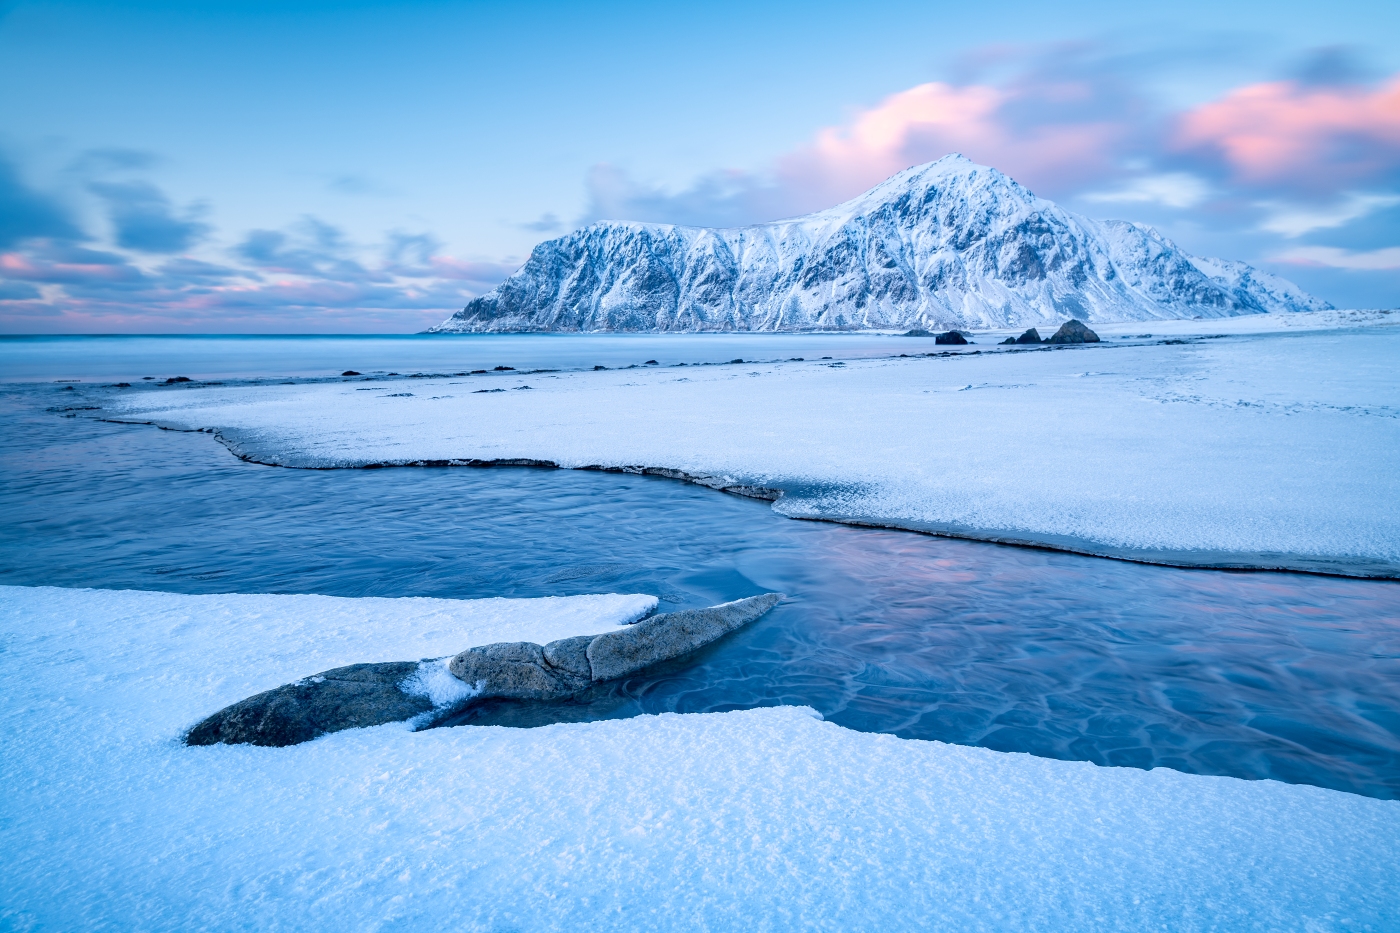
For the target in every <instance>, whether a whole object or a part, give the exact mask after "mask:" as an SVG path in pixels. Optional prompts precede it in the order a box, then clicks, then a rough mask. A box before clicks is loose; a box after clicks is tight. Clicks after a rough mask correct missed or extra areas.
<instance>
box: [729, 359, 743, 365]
mask: <svg viewBox="0 0 1400 933" xmlns="http://www.w3.org/2000/svg"><path fill="white" fill-rule="evenodd" d="M742 362H744V361H743V360H730V361H729V363H730V365H731V366H732V365H733V364H735V363H742Z"/></svg>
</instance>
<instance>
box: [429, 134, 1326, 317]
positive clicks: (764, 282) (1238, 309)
mask: <svg viewBox="0 0 1400 933" xmlns="http://www.w3.org/2000/svg"><path fill="white" fill-rule="evenodd" d="M1326 307H1330V306H1329V305H1327V304H1326V303H1325V302H1321V301H1319V300H1318V299H1316V298H1313V297H1312V296H1310V295H1308V294H1306V293H1305V292H1303V291H1302V290H1301V289H1299V288H1298V287H1297V286H1295V285H1293V284H1292V283H1290V282H1287V281H1285V280H1283V279H1280V278H1277V277H1275V276H1270V275H1268V274H1267V273H1262V272H1258V271H1257V270H1253V269H1251V268H1250V267H1249V266H1247V265H1245V264H1243V263H1232V262H1227V261H1224V260H1214V259H1201V258H1198V257H1193V256H1190V255H1188V254H1187V253H1185V252H1184V251H1182V250H1181V249H1180V248H1178V247H1177V246H1176V245H1175V244H1174V243H1172V242H1171V241H1170V240H1168V239H1166V238H1165V237H1162V236H1161V235H1160V234H1158V233H1157V231H1155V230H1153V229H1152V228H1150V227H1143V226H1140V225H1136V224H1131V223H1127V222H1123V221H1104V222H1099V221H1094V220H1090V219H1088V218H1085V217H1081V216H1080V215H1078V214H1075V213H1073V212H1071V211H1067V210H1065V209H1064V208H1062V207H1060V206H1059V205H1057V204H1055V203H1054V202H1051V201H1047V200H1044V199H1042V198H1038V197H1036V195H1035V194H1033V193H1032V192H1031V191H1030V190H1028V189H1027V188H1025V187H1023V186H1022V185H1021V184H1019V183H1018V182H1016V181H1015V180H1014V179H1012V178H1010V177H1009V176H1007V175H1005V174H1003V173H1002V172H1000V171H998V170H997V169H995V168H992V167H991V166H987V165H979V164H978V163H976V162H973V161H971V160H970V159H968V158H966V157H965V156H963V155H961V154H959V153H951V154H949V155H946V156H944V157H943V158H941V159H938V160H937V161H935V162H928V163H925V164H923V165H916V166H912V167H910V168H907V169H905V170H904V171H902V172H899V173H898V174H896V175H894V176H892V177H890V178H888V179H886V180H885V181H883V182H881V183H880V184H878V185H876V186H875V187H874V188H871V189H870V190H869V191H867V192H865V193H864V194H861V195H859V196H857V197H855V198H852V199H851V200H849V201H846V202H845V203H843V204H839V205H837V206H836V207H832V208H829V209H827V210H824V211H819V212H817V213H815V214H809V215H806V216H804V217H796V218H791V219H788V220H781V221H775V222H773V223H768V224H759V225H756V226H752V227H739V228H709V227H680V226H671V225H666V224H644V223H600V224H595V225H593V226H591V227H586V228H584V229H582V230H578V231H575V232H573V233H571V234H568V235H566V236H563V237H559V238H558V239H554V240H549V241H546V242H544V243H541V244H540V245H539V246H537V247H536V248H535V250H534V251H533V252H532V253H531V255H530V259H529V261H528V262H526V263H525V265H524V266H523V267H521V269H520V270H518V271H517V272H516V273H515V274H514V275H512V276H511V277H510V278H509V279H507V280H506V281H505V282H502V283H501V284H500V285H499V286H497V287H496V288H495V289H493V290H492V291H491V292H489V293H488V294H486V295H483V296H482V297H480V298H476V299H473V300H472V302H471V303H470V304H468V305H467V306H466V307H465V308H463V309H462V310H461V311H459V312H458V313H457V314H454V315H453V316H452V317H451V318H449V319H448V320H447V321H444V322H443V323H442V324H440V325H438V326H437V327H434V328H432V331H433V332H480V331H541V330H545V331H549V330H553V331H735V330H738V331H744V330H757V331H784V330H786V331H792V330H856V329H862V328H899V329H907V328H910V327H925V328H929V329H933V328H935V327H936V328H946V327H971V328H976V327H989V326H1016V327H1025V326H1037V325H1055V324H1058V323H1060V322H1062V321H1064V320H1066V319H1068V318H1078V319H1080V320H1083V321H1114V320H1119V321H1122V320H1149V319H1156V318H1179V317H1226V316H1233V315H1238V314H1255V313H1260V312H1267V311H1301V310H1316V309H1321V308H1326Z"/></svg>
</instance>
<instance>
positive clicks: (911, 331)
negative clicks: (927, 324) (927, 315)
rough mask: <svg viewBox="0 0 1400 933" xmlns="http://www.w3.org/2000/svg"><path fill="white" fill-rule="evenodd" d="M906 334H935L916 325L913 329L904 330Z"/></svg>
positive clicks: (928, 335)
mask: <svg viewBox="0 0 1400 933" xmlns="http://www.w3.org/2000/svg"><path fill="white" fill-rule="evenodd" d="M904 336H905V337H932V336H933V334H931V333H929V332H928V331H926V330H924V329H923V328H922V327H916V328H914V329H913V330H906V331H905V332H904Z"/></svg>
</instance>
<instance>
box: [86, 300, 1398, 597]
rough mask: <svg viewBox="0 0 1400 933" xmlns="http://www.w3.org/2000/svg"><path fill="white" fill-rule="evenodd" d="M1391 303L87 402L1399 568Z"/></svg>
mask: <svg viewBox="0 0 1400 933" xmlns="http://www.w3.org/2000/svg"><path fill="white" fill-rule="evenodd" d="M1392 317H1393V316H1392V315H1386V314H1360V315H1358V314H1355V313H1347V312H1330V311H1329V312H1316V313H1315V314H1299V315H1284V316H1280V315H1257V316H1253V317H1245V318H1235V319H1231V320H1230V321H1227V322H1224V323H1223V324H1222V323H1221V322H1217V321H1208V322H1202V321H1195V322H1176V323H1174V324H1172V325H1171V328H1170V330H1168V331H1165V332H1164V333H1169V334H1171V335H1172V336H1171V337H1170V338H1169V340H1170V341H1183V342H1169V341H1168V340H1162V339H1155V338H1154V339H1146V338H1144V337H1142V336H1141V335H1142V333H1143V331H1144V330H1150V329H1151V328H1150V327H1145V328H1144V325H1115V326H1114V327H1113V328H1112V329H1110V328H1105V336H1106V338H1108V339H1106V340H1105V341H1104V342H1103V343H1101V344H1098V345H1091V346H1084V347H1075V348H1068V349H1064V350H1054V351H1051V350H1039V351H1036V352H1019V353H1018V352H1011V353H1008V352H1001V351H998V352H988V353H971V352H964V353H959V354H956V355H953V356H938V357H933V358H930V357H928V356H911V357H910V358H908V359H899V358H891V359H883V360H851V361H842V360H839V359H838V360H831V361H821V360H805V361H802V362H787V361H765V362H762V363H753V362H746V361H738V362H735V363H732V364H729V365H723V366H705V367H680V366H669V367H640V368H629V369H626V370H622V371H616V370H612V371H606V372H592V371H588V372H563V373H534V374H523V373H517V372H506V373H500V372H493V373H489V374H486V375H484V376H477V377H442V378H424V379H412V380H396V381H375V380H369V381H363V380H360V379H356V380H347V381H341V382H329V383H327V382H322V383H319V384H303V385H287V386H276V385H258V386H246V387H234V386H228V387H209V388H190V389H179V390H163V391H159V392H149V391H147V392H136V393H134V394H132V393H127V394H119V393H113V395H112V396H111V398H110V399H109V400H108V401H104V403H103V404H104V411H103V416H104V417H113V418H118V419H123V420H136V421H152V422H156V423H159V424H162V425H166V426H172V427H178V428H182V429H187V430H213V431H217V432H219V433H220V434H221V436H222V437H223V438H224V439H225V440H226V442H228V443H229V444H230V446H231V447H232V448H233V449H234V450H235V451H237V452H239V453H240V454H242V455H245V456H248V457H250V458H252V459H255V460H257V461H259V462H263V463H274V464H284V465H288V466H304V467H337V466H363V465H370V464H376V465H378V464H385V465H390V464H406V463H422V462H431V461H437V462H448V461H467V460H512V459H521V460H535V461H543V462H549V463H553V464H557V465H559V466H564V467H585V466H604V467H610V468H636V467H655V468H664V469H670V470H679V471H684V472H686V473H688V474H693V475H699V476H709V477H716V478H718V479H719V480H720V483H719V484H720V485H723V484H724V483H731V484H741V485H753V486H758V487H765V488H773V489H778V490H782V491H784V493H785V495H784V496H783V498H782V499H781V500H780V501H779V502H778V503H777V505H776V508H778V509H779V511H781V512H783V513H784V514H788V515H792V516H795V517H823V518H830V519H838V520H839V519H850V520H857V521H864V522H871V523H877V524H888V525H893V526H903V527H910V528H915V529H924V530H931V531H942V532H947V533H953V534H961V535H968V536H972V537H981V538H985V539H989V540H1010V541H1020V542H1027V543H1037V544H1042V545H1046V546H1052V547H1062V548H1066V549H1070V550H1078V551H1082V552H1087V553H1097V554H1105V555H1111V556H1125V557H1130V558H1135V559H1141V560H1149V561H1163V562H1168V563H1179V564H1183V565H1188V566H1189V565H1204V566H1237V567H1275V568H1290V569H1304V570H1320V571H1324V572H1333V573H1342V574H1356V575H1376V576H1394V575H1396V574H1397V573H1400V485H1397V483H1400V479H1397V478H1400V377H1397V373H1398V372H1400V370H1397V368H1396V367H1395V366H1394V360H1395V359H1396V358H1397V356H1400V352H1397V351H1400V329H1397V328H1394V327H1393V326H1387V325H1389V324H1390V322H1391V318H1392ZM1309 319H1310V320H1309ZM1230 325H1233V326H1230ZM1309 325H1311V327H1309ZM1123 330H1131V331H1134V339H1132V340H1128V341H1120V340H1117V339H1115V338H1116V337H1118V336H1119V334H1118V333H1117V332H1118V331H1123ZM1222 333H1223V334H1224V336H1219V335H1221V334H1222ZM995 336H996V335H995V334H994V335H993V337H995ZM925 343H926V342H921V341H917V340H913V339H911V340H910V352H911V354H916V353H920V352H922V351H927V350H932V349H933V348H932V347H927V346H925ZM526 386H528V389H527V388H525V387H526ZM498 390H499V391H498Z"/></svg>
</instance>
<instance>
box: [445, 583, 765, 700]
mask: <svg viewBox="0 0 1400 933" xmlns="http://www.w3.org/2000/svg"><path fill="white" fill-rule="evenodd" d="M782 598H783V597H782V595H781V594H779V593H765V594H763V595H762V596H751V597H749V598H748V599H739V600H735V601H734V602H730V603H724V604H722V605H719V606H711V607H709V608H708V609H686V610H683V611H681V612H669V613H664V614H662V615H656V616H652V617H651V618H650V619H644V620H643V621H641V622H638V623H636V624H635V625H629V626H626V627H625V628H620V629H617V630H615V631H611V632H605V633H603V634H602V635H582V636H578V637H575V638H565V639H561V640H559V641H552V642H550V643H549V644H547V645H545V646H543V647H541V646H539V645H534V644H530V643H529V642H512V643H506V644H499V645H485V646H483V647H481V648H470V649H468V650H466V651H463V652H462V653H461V654H459V655H457V656H456V657H455V658H453V659H452V660H451V662H450V663H449V664H448V666H447V669H448V670H449V671H451V672H452V675H453V676H454V677H457V678H458V679H460V680H462V681H464V682H465V683H467V684H469V685H471V686H472V687H473V688H475V690H476V691H477V693H476V695H477V697H479V698H481V699H490V698H504V699H519V700H551V699H563V698H564V697H568V696H572V695H574V694H575V693H578V692H580V691H582V690H584V689H586V688H587V687H588V686H589V685H590V684H593V683H598V682H600V681H605V680H616V679H617V678H619V677H626V676H627V675H628V674H632V673H635V672H637V671H639V670H642V669H643V668H645V667H648V666H650V665H652V664H656V663H658V662H660V661H666V660H669V659H671V658H675V657H679V656H680V655H683V654H686V653H688V652H691V651H694V650H695V649H696V648H701V647H703V646H705V645H708V644H709V643H710V642H712V641H715V640H717V639H719V638H721V637H723V636H725V635H727V634H729V633H730V632H732V631H734V630H735V629H738V628H741V627H743V626H745V625H747V624H748V623H750V622H752V621H754V620H755V619H757V618H758V617H759V616H761V615H763V614H764V613H765V612H767V611H768V610H769V609H772V608H773V607H774V606H776V605H777V604H778V601H779V600H780V599H782Z"/></svg>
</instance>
